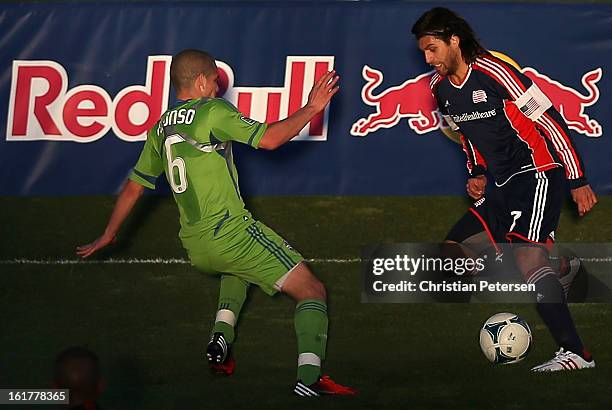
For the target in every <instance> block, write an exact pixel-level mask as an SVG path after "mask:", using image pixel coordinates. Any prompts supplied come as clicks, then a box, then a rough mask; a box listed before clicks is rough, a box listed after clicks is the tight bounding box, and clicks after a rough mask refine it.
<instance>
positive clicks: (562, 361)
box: [531, 348, 595, 372]
mask: <svg viewBox="0 0 612 410" xmlns="http://www.w3.org/2000/svg"><path fill="white" fill-rule="evenodd" d="M593 367H595V360H593V359H591V361H590V362H588V361H586V360H584V359H583V358H582V357H580V356H579V355H577V354H576V353H572V352H570V351H569V350H563V348H561V349H560V350H559V351H558V352H556V353H555V357H553V358H552V359H550V360H549V361H547V362H545V363H542V364H541V365H539V366H536V367H534V368H532V369H531V371H532V372H558V371H562V370H580V369H590V368H593Z"/></svg>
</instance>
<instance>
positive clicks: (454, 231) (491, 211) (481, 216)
mask: <svg viewBox="0 0 612 410" xmlns="http://www.w3.org/2000/svg"><path fill="white" fill-rule="evenodd" d="M565 192H566V185H565V176H564V174H563V168H560V167H558V168H554V169H551V170H548V171H544V172H526V173H524V174H518V175H515V176H514V177H513V178H511V179H510V181H508V182H507V183H506V184H504V185H503V186H501V187H497V186H487V189H486V192H485V196H484V197H483V198H481V199H479V200H478V201H476V202H474V205H473V206H472V207H470V208H469V209H468V211H467V212H466V214H465V215H464V216H463V217H462V218H461V219H460V220H459V221H458V222H457V223H456V224H455V225H454V226H453V227H452V228H451V230H450V232H449V233H448V235H447V237H446V239H447V240H449V241H453V242H464V241H465V240H466V239H467V238H470V237H472V236H474V235H476V234H479V233H481V232H483V230H484V231H485V232H486V233H487V236H488V238H489V240H490V241H491V243H492V244H493V245H494V244H495V243H505V242H513V243H521V242H522V243H534V244H539V245H545V246H549V245H551V244H552V242H553V241H554V236H555V230H556V229H557V226H558V224H559V216H560V215H561V207H562V206H563V201H564V198H565Z"/></svg>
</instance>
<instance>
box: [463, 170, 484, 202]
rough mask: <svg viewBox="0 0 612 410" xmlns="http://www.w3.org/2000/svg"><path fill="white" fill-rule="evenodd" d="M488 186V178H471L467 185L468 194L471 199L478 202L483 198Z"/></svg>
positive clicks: (479, 176) (480, 176)
mask: <svg viewBox="0 0 612 410" xmlns="http://www.w3.org/2000/svg"><path fill="white" fill-rule="evenodd" d="M486 186H487V177H486V176H484V175H478V176H477V177H473V178H469V179H468V182H467V184H466V186H465V187H466V188H467V193H468V195H469V196H470V197H472V198H474V199H476V200H478V199H480V198H482V196H483V195H484V192H485V187H486Z"/></svg>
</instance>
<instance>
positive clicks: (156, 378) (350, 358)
mask: <svg viewBox="0 0 612 410" xmlns="http://www.w3.org/2000/svg"><path fill="white" fill-rule="evenodd" d="M600 199H601V200H600V204H598V206H597V207H596V209H595V210H594V211H593V213H591V214H590V215H588V216H587V217H586V218H584V219H583V220H582V221H578V219H577V218H576V217H575V216H574V211H573V208H571V207H569V206H568V207H567V208H566V209H565V210H564V214H563V216H562V221H561V224H560V229H559V232H558V240H559V241H567V242H572V241H583V242H612V224H610V223H609V218H610V214H611V213H612V197H603V198H600ZM248 205H249V207H250V208H251V209H252V210H253V213H254V215H255V216H256V217H257V218H258V219H261V220H262V221H264V222H266V223H267V224H268V225H270V226H271V227H273V228H274V229H276V230H277V231H278V232H279V233H281V234H282V235H283V236H284V237H285V238H286V239H288V240H289V242H290V243H292V244H293V245H294V246H295V247H296V248H297V249H299V250H300V251H301V252H302V253H303V254H304V256H305V257H306V258H309V259H314V260H315V262H313V263H311V266H312V268H313V270H314V271H315V272H316V274H317V275H318V276H319V277H320V278H321V279H322V280H323V281H324V282H325V283H326V285H327V288H328V292H329V295H330V299H329V307H330V334H329V346H328V360H327V362H326V371H327V372H328V373H329V374H330V375H331V376H332V377H333V378H334V379H336V380H338V381H340V382H342V383H346V384H347V385H350V386H353V387H355V388H357V389H358V390H359V392H360V393H359V395H358V396H356V397H340V398H332V397H323V398H320V399H317V400H316V402H315V403H313V402H312V401H303V400H300V399H298V398H295V397H293V396H292V395H291V394H290V390H291V387H292V384H293V380H294V376H295V363H296V353H295V352H296V343H295V337H294V333H293V303H292V301H291V300H289V299H288V298H287V297H285V296H276V297H273V298H269V297H267V296H265V295H264V294H263V293H262V292H261V291H260V290H258V289H255V288H253V289H251V292H250V297H249V300H248V302H247V305H246V308H245V310H244V313H243V314H242V316H241V318H240V323H239V328H238V339H237V342H236V358H237V365H238V367H237V371H236V373H235V375H234V376H232V377H230V378H225V377H216V376H213V375H211V374H210V373H209V372H208V368H207V365H206V362H205V360H204V357H203V352H204V349H205V345H206V342H207V337H208V332H209V329H210V326H211V323H212V320H213V317H214V313H215V307H216V299H217V292H218V282H217V280H216V279H215V278H213V277H209V276H207V275H204V274H201V273H199V272H197V271H195V270H194V269H193V268H192V267H190V266H189V265H185V264H183V265H180V264H179V265H177V264H174V265H171V264H166V265H164V264H149V265H143V264H134V265H126V264H123V265H109V264H69V265H60V264H51V265H34V264H14V263H6V262H7V261H13V260H15V259H18V258H25V259H31V260H47V261H58V260H62V259H75V256H74V248H75V246H76V245H77V244H82V243H85V242H89V241H90V240H92V239H94V238H95V237H96V236H97V234H98V233H99V232H100V231H101V230H102V229H103V227H104V224H105V223H106V219H107V218H108V216H109V214H110V211H111V209H112V206H113V198H109V197H87V198H44V199H43V198H38V199H36V198H34V199H33V198H0V206H1V209H2V212H1V213H0V226H2V233H3V235H2V246H1V247H0V260H1V261H3V264H1V265H0V271H1V273H0V301H1V302H0V323H1V324H2V330H1V331H0V347H1V353H0V387H11V388H50V387H51V386H50V383H51V378H52V374H51V368H52V362H53V358H54V356H55V354H56V353H57V352H59V351H60V350H62V349H63V348H65V347H68V346H71V345H75V344H80V345H87V346H89V347H90V348H91V349H92V350H94V351H95V352H96V353H97V354H98V355H99V357H100V359H101V361H102V363H103V368H104V374H105V376H106V378H107V382H108V387H107V390H106V392H105V393H104V394H103V396H102V399H101V404H102V407H103V408H104V409H207V408H211V409H213V408H214V409H240V408H250V409H254V408H267V409H277V408H278V409H285V408H293V409H301V408H312V407H313V406H316V407H319V408H330V409H331V408H333V409H361V408H368V409H373V408H381V409H382V408H391V409H395V408H414V409H424V408H453V409H533V408H555V409H561V408H567V409H574V408H575V409H590V408H592V409H600V408H606V407H608V403H609V401H610V399H609V388H610V385H611V383H612V371H611V370H610V369H611V363H612V349H611V348H612V343H611V342H610V340H611V338H612V329H611V327H609V326H610V324H611V323H612V306H610V305H606V304H574V305H572V306H571V309H572V312H573V314H574V318H575V321H576V323H577V326H578V329H579V331H580V333H581V335H582V337H583V339H584V340H585V342H586V343H587V345H588V347H589V348H590V349H591V350H592V351H593V353H594V356H595V359H596V362H597V368H595V369H594V370H589V371H584V372H572V373H570V374H549V375H540V374H530V373H529V371H528V370H529V368H530V366H531V365H534V364H538V363H540V362H542V361H544V360H547V359H550V358H551V357H552V354H553V353H554V350H555V346H554V344H553V341H552V339H551V337H550V336H549V334H548V331H547V330H546V328H545V327H544V326H543V324H542V322H541V321H540V319H539V317H538V315H537V313H536V311H535V308H534V307H533V306H531V305H491V304H482V305H478V304H472V305H468V304H452V305H433V304H420V305H408V304H362V303H361V302H360V292H361V276H360V275H361V274H360V264H359V263H355V262H352V263H351V262H339V261H336V262H329V261H327V262H326V261H325V260H326V259H342V260H349V259H355V258H358V257H359V255H360V247H361V246H362V245H365V244H375V243H382V242H389V243H394V242H427V241H430V242H434V241H439V240H440V239H442V238H443V237H444V234H445V233H446V231H447V230H448V229H449V227H450V226H451V225H452V224H453V222H454V221H456V220H457V218H458V217H459V216H460V215H461V214H462V213H463V212H464V211H465V209H466V208H467V202H466V201H465V200H464V199H462V198H456V197H407V198H406V197H296V198H289V197H266V198H254V199H252V200H250V201H249V204H248ZM177 231H178V221H177V211H176V208H175V206H174V204H173V203H172V200H171V199H170V198H165V197H147V198H145V199H144V203H143V204H142V206H141V207H140V208H139V209H138V212H137V213H136V214H135V215H134V217H133V218H132V219H131V220H130V223H129V224H128V225H127V226H126V227H125V229H124V231H123V232H122V234H121V235H120V240H119V242H118V244H117V245H115V246H114V248H113V249H111V250H110V251H109V252H106V253H104V254H102V255H100V256H99V257H98V258H99V259H104V258H109V257H113V258H123V259H128V258H185V254H184V252H183V250H182V248H181V246H180V243H179V240H178V237H177V235H176V234H177ZM502 311H511V312H515V313H518V314H520V315H521V316H523V317H524V318H525V319H526V320H527V321H528V322H529V324H530V325H531V327H532V330H533V333H534V344H533V347H532V351H531V352H530V354H529V356H528V357H527V359H525V361H524V362H522V363H519V364H516V365H512V366H501V367H497V366H493V365H491V364H490V363H488V362H487V361H486V359H485V358H484V356H483V355H482V353H481V352H480V349H479V346H478V329H479V327H480V326H481V324H482V322H483V321H484V320H485V319H486V318H488V317H489V316H490V315H492V314H493V313H497V312H502ZM3 408H4V407H3ZM6 408H9V407H8V406H6ZM20 408H21V407H20ZM24 408H25V407H24ZM28 408H35V407H34V406H30V407H28Z"/></svg>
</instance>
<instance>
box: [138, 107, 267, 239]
mask: <svg viewBox="0 0 612 410" xmlns="http://www.w3.org/2000/svg"><path fill="white" fill-rule="evenodd" d="M266 128H267V125H266V124H262V123H260V122H257V121H254V120H252V119H250V118H246V117H244V116H243V115H242V114H241V113H240V112H239V111H238V110H237V109H236V108H235V107H234V106H233V105H231V104H230V103H228V102H227V101H225V100H223V99H221V98H214V99H208V98H202V99H199V100H189V101H186V102H184V103H182V104H181V105H178V106H176V107H174V108H171V109H169V110H168V111H166V112H165V113H164V114H163V115H162V117H161V119H160V120H159V121H158V122H157V123H156V124H155V125H154V126H153V128H151V129H150V130H149V132H148V133H147V140H146V142H145V145H144V148H143V150H142V153H141V154H140V158H139V160H138V162H137V163H136V166H135V167H134V170H133V171H132V174H131V175H130V179H131V180H132V181H134V182H137V183H139V184H141V185H144V186H145V187H147V188H151V189H153V188H155V181H156V179H157V177H158V176H159V175H160V174H161V173H162V172H165V173H166V179H167V180H168V183H169V184H170V187H171V188H172V193H173V195H174V199H175V200H176V203H177V205H178V208H179V213H180V222H181V231H182V232H183V233H186V232H189V231H192V230H197V231H200V232H201V231H202V230H208V229H210V228H212V229H214V228H215V226H220V224H221V223H223V221H224V220H226V219H227V218H229V217H230V216H231V217H235V216H238V215H241V214H245V213H248V211H247V210H246V209H245V207H244V202H243V200H242V197H241V196H240V190H239V188H238V173H237V172H236V166H235V165H234V161H233V158H232V145H231V142H232V141H238V142H241V143H244V144H248V145H250V146H252V147H253V148H257V146H258V145H259V141H260V140H261V137H262V136H263V134H264V132H265V130H266Z"/></svg>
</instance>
